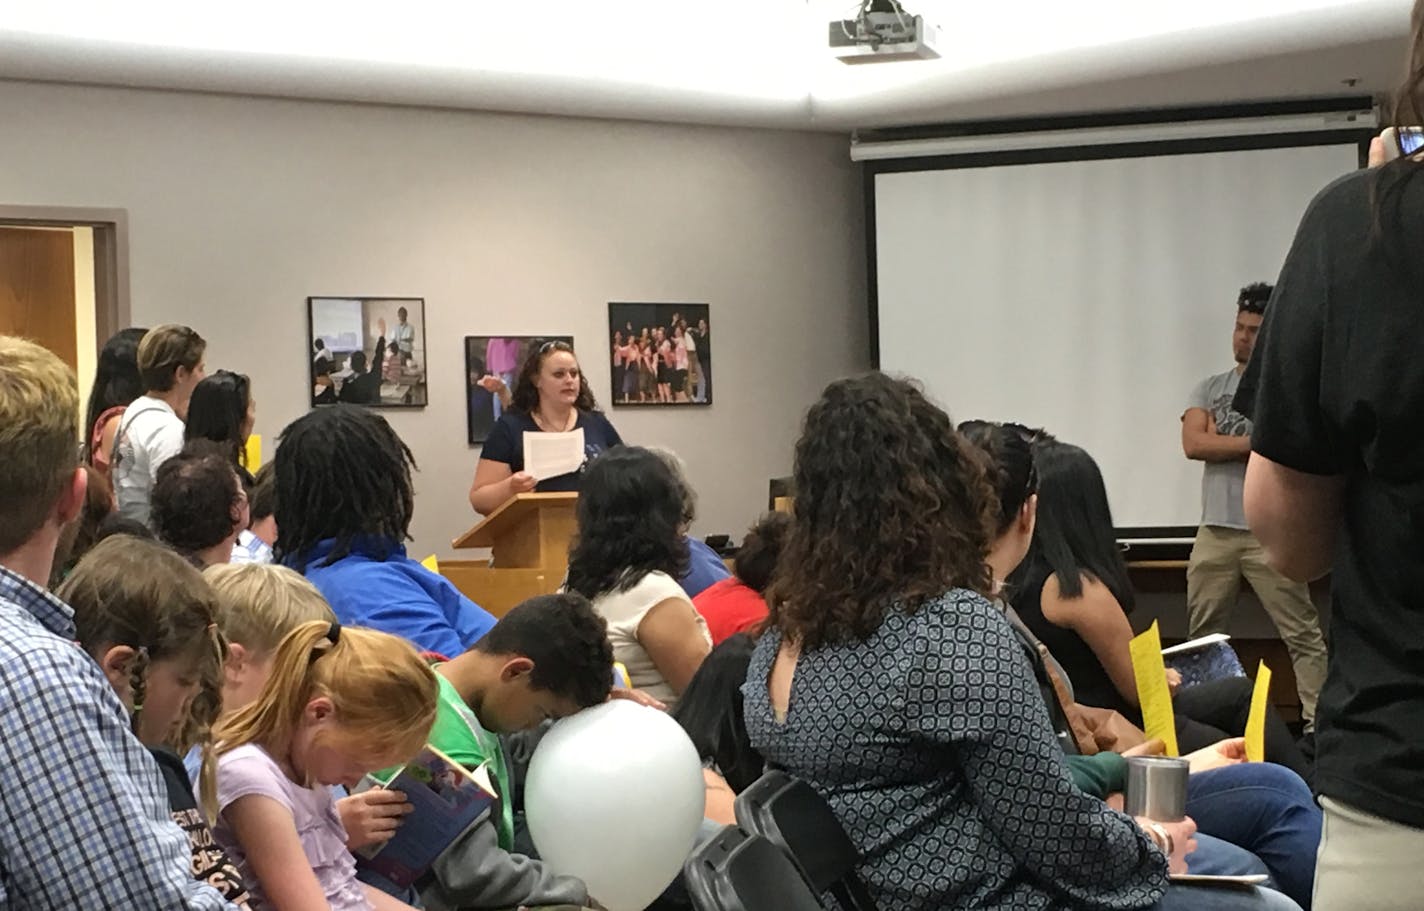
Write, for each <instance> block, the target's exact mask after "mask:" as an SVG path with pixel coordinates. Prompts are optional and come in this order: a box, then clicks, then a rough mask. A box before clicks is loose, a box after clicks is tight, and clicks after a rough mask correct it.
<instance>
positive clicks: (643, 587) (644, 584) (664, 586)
mask: <svg viewBox="0 0 1424 911" xmlns="http://www.w3.org/2000/svg"><path fill="white" fill-rule="evenodd" d="M629 592H630V593H632V594H635V596H636V597H637V598H639V599H640V600H643V599H646V600H648V601H651V602H652V603H657V602H659V601H666V600H668V599H669V598H677V599H681V600H683V601H687V602H689V603H690V602H691V600H692V599H691V598H689V597H687V592H685V591H683V588H682V586H681V585H679V584H678V583H677V580H676V579H674V578H673V577H672V576H669V575H668V574H667V573H665V572H663V571H662V570H660V569H655V570H653V571H652V572H650V573H648V574H646V575H645V576H643V578H641V579H639V580H638V582H637V584H636V585H634V586H633V587H632V588H631V589H629Z"/></svg>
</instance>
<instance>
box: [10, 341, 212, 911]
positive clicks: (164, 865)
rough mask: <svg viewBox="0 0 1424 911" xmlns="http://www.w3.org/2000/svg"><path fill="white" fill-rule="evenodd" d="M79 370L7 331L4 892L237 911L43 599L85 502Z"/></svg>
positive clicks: (105, 691)
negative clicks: (207, 876) (208, 875)
mask: <svg viewBox="0 0 1424 911" xmlns="http://www.w3.org/2000/svg"><path fill="white" fill-rule="evenodd" d="M78 411H79V392H78V389H77V386H76V383H75V380H74V374H73V373H72V372H71V371H70V370H69V368H68V367H66V366H65V365H64V364H63V362H61V361H60V359H59V358H58V357H56V356H55V355H54V354H52V353H50V352H49V351H46V350H45V349H43V348H41V347H40V346H38V345H35V344H33V343H31V342H27V341H23V340H21V339H16V338H8V337H4V336H0V465H3V466H4V467H3V470H0V704H3V705H4V706H5V710H6V713H7V715H6V717H7V721H6V726H5V736H4V738H3V739H0V754H3V758H4V764H5V768H6V769H8V770H9V771H10V773H11V774H10V776H9V780H8V781H7V783H6V785H5V787H4V788H0V856H3V858H4V863H3V874H0V894H3V903H4V904H5V905H6V906H7V907H10V908H16V909H21V908H34V909H60V908H65V909H69V908H77V907H89V906H92V905H93V904H94V903H95V902H99V903H101V904H102V905H103V906H104V907H112V908H190V909H222V908H231V907H233V906H232V905H231V904H229V903H228V902H227V901H226V900H224V899H223V897H222V895H221V894H220V893H219V892H218V891H217V890H215V889H213V888H212V887H211V886H208V885H205V884H202V883H199V882H197V881H196V880H195V879H194V878H193V877H192V875H191V867H192V856H191V854H192V852H191V851H190V850H189V846H188V839H187V838H186V837H185V836H184V834H183V831H182V830H181V829H179V828H178V827H177V826H176V825H174V824H173V819H172V816H171V815H170V813H169V809H168V801H167V800H166V799H165V798H164V794H163V789H162V786H161V784H160V778H159V772H158V767H157V766H156V765H155V764H154V761H153V758H152V757H151V756H150V755H149V753H148V751H147V750H145V749H144V748H143V744H141V743H140V742H139V740H138V738H137V737H135V736H134V735H133V732H132V731H131V729H130V719H129V717H128V712H127V710H126V709H125V708H124V705H123V703H122V702H120V701H119V698H118V696H117V695H116V694H115V692H114V689H113V687H112V686H110V685H109V681H108V679H107V678H106V677H105V676H104V673H103V671H102V670H100V668H99V666H98V665H97V664H95V663H94V661H93V660H92V659H91V658H90V657H89V656H88V655H86V654H84V652H82V651H81V650H80V649H78V648H76V647H75V645H74V640H75V636H76V633H75V627H74V620H73V616H74V615H73V612H72V611H71V610H70V608H69V606H68V605H66V604H65V603H64V602H63V601H61V600H59V599H58V598H57V597H55V596H53V595H51V594H49V593H48V592H46V591H45V589H44V585H45V583H46V582H47V581H48V579H49V577H50V571H51V569H52V568H53V564H54V559H55V547H56V545H57V543H58V541H59V539H60V534H61V532H62V530H63V528H64V527H65V526H66V525H68V524H69V523H70V522H72V521H74V520H75V519H76V518H77V517H78V515H79V513H80V510H81V509H82V507H83V503H84V477H85V476H84V474H83V472H81V471H80V468H79V453H78V447H76V446H75V445H74V441H75V440H76V439H78V428H77V426H76V422H75V415H76V414H77V413H78Z"/></svg>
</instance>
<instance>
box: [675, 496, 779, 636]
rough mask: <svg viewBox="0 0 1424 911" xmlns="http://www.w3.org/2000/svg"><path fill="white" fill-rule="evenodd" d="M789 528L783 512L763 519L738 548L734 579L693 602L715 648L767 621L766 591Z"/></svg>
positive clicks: (712, 587) (703, 594)
mask: <svg viewBox="0 0 1424 911" xmlns="http://www.w3.org/2000/svg"><path fill="white" fill-rule="evenodd" d="M790 528H791V516H789V515H788V514H786V513H784V512H769V513H767V514H766V515H764V516H762V517H761V518H760V519H758V520H757V523H756V524H755V525H753V526H752V527H751V528H750V529H749V530H748V531H747V534H746V537H744V538H742V546H741V547H739V548H737V555H736V557H735V558H734V559H733V561H732V569H733V573H734V575H733V576H732V577H731V578H728V579H723V580H722V581H721V582H718V583H716V584H714V585H712V586H711V587H709V588H708V589H706V590H705V591H703V592H702V594H700V595H697V596H696V597H694V598H693V599H692V605H693V607H696V608H697V612H698V613H699V614H701V615H702V618H703V619H704V620H706V621H707V629H708V631H709V632H711V634H712V644H713V645H718V644H720V643H722V642H724V641H726V640H727V639H728V638H730V637H731V636H733V635H735V634H737V633H745V632H751V631H754V630H757V629H759V628H760V626H761V624H762V622H763V621H764V620H766V597H765V596H766V587H767V586H768V585H770V584H771V575H772V573H773V572H775V571H776V561H777V558H778V557H780V556H781V545H782V543H783V542H784V541H785V540H786V533H787V531H788V530H789V529H790Z"/></svg>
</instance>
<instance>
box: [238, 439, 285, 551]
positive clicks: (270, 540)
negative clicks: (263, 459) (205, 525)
mask: <svg viewBox="0 0 1424 911" xmlns="http://www.w3.org/2000/svg"><path fill="white" fill-rule="evenodd" d="M249 507H251V508H249V514H251V515H252V524H251V525H249V531H252V534H253V537H256V538H258V539H259V541H261V542H262V544H265V545H268V548H273V547H276V464H275V463H271V461H269V463H268V464H265V465H262V467H261V468H258V475H256V481H255V483H253V484H252V497H251V502H249ZM239 544H241V541H239ZM268 554H269V557H268V559H259V561H253V562H269V561H271V551H268ZM234 562H241V561H234Z"/></svg>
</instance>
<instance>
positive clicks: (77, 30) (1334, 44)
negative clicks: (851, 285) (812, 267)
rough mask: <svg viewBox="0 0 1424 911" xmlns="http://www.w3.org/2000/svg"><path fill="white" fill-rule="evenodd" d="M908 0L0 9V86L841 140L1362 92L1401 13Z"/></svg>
mask: <svg viewBox="0 0 1424 911" xmlns="http://www.w3.org/2000/svg"><path fill="white" fill-rule="evenodd" d="M904 3H905V7H906V8H907V9H908V10H909V11H911V12H916V13H923V14H924V15H925V16H926V18H927V19H929V20H930V21H932V22H935V23H937V24H938V25H939V26H940V29H941V35H942V39H941V44H940V50H941V52H942V54H943V57H942V59H940V60H935V61H925V62H915V63H893V64H877V65H868V66H855V67H851V66H846V65H844V64H842V63H839V62H838V61H835V60H834V59H832V58H831V57H830V56H829V52H828V51H827V49H826V47H825V43H826V28H827V25H826V24H827V22H828V21H829V20H831V19H833V18H839V17H841V16H845V15H850V14H851V12H852V11H853V9H854V7H855V5H856V4H855V2H854V0H716V2H712V0H608V2H603V3H599V2H596V0H538V2H535V0H506V2H502V3H494V2H489V0H405V2H403V3H400V4H391V3H389V2H381V3H376V2H364V3H363V2H359V0H344V2H335V0H282V2H278V0H249V2H246V3H244V4H242V5H241V6H240V7H232V6H225V7H222V12H213V10H214V9H217V7H215V6H213V5H209V4H204V3H193V2H191V0H131V2H126V3H113V2H111V0H73V2H71V0H5V2H0V78H13V79H38V80H54V81H64V82H83V83H94V84H104V85H125V86H141V87H150V88H167V89H183V90H199V91H217V92H236V93H244V94H255V95H273V96H281V97H298V98H321V99H332V100H345V101H367V102H383V103H392V104H409V105H429V106H438V107H451V108H470V109H480V110H501V111H522V112H531V113H541V114H564V115H577V116H588V117H616V118H632V119H640V120H654V121H676V122H690V123H710V124H736V125H748V126H768V127H776V128H784V129H814V130H827V131H847V130H850V129H853V128H856V127H870V126H892V125H905V124H920V123H937V122H946V121H953V120H964V119H979V118H993V117H1007V116H1034V115H1045V114H1059V113H1076V112H1087V111H1103V110H1111V109H1125V108H1143V107H1167V106H1177V105H1187V104H1203V103H1213V102H1224V101H1249V100H1266V99H1281V98H1292V97H1307V96H1330V95H1347V94H1360V93H1380V92H1384V91H1388V90H1389V89H1391V88H1392V87H1393V86H1394V84H1395V82H1396V81H1397V79H1398V77H1399V75H1401V67H1402V65H1403V60H1404V53H1405V41H1406V37H1407V30H1408V19H1409V8H1410V0H1191V2H1181V0H1154V2H1148V3H1144V2H1142V0H1077V2H1066V3H1065V2H1062V0H1019V2H1018V3H1016V4H1007V3H997V4H986V3H983V2H971V0H904ZM233 11H240V14H239V12H233ZM1346 80H1358V82H1357V83H1356V84H1355V85H1353V86H1351V85H1347V84H1346Z"/></svg>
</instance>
